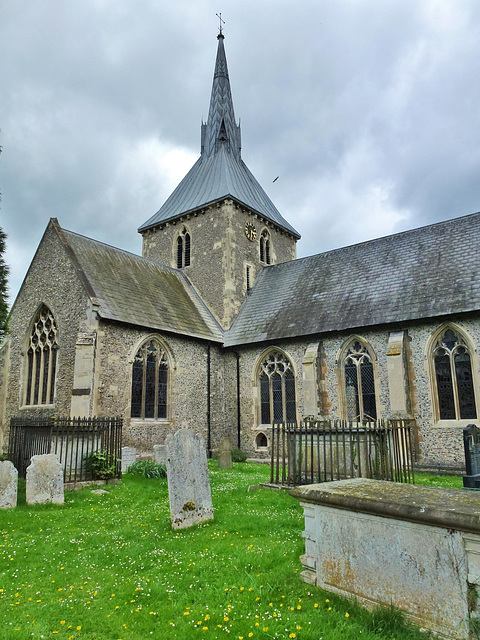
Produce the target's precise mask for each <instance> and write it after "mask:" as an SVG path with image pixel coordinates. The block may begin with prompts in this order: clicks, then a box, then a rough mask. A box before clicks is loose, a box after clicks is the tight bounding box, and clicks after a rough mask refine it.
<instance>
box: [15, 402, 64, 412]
mask: <svg viewBox="0 0 480 640" xmlns="http://www.w3.org/2000/svg"><path fill="white" fill-rule="evenodd" d="M54 408H55V404H54V403H52V404H24V405H22V406H21V407H19V411H26V410H28V409H54Z"/></svg>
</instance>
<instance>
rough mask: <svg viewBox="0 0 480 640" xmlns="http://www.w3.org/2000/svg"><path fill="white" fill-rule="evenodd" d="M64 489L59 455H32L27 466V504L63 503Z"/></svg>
mask: <svg viewBox="0 0 480 640" xmlns="http://www.w3.org/2000/svg"><path fill="white" fill-rule="evenodd" d="M63 489H64V487H63V467H62V465H61V464H60V461H59V460H58V458H57V456H56V455H55V454H54V453H46V454H44V455H40V456H32V459H31V461H30V466H29V467H27V504H42V503H44V502H53V503H55V504H63V502H64V496H63Z"/></svg>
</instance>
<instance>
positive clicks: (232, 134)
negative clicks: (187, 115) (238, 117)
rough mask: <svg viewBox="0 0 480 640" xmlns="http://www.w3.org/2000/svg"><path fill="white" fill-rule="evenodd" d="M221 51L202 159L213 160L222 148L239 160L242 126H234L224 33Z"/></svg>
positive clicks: (204, 126)
mask: <svg viewBox="0 0 480 640" xmlns="http://www.w3.org/2000/svg"><path fill="white" fill-rule="evenodd" d="M217 39H218V49H217V60H216V62H215V73H214V75H213V85H212V95H211V98H210V109H209V111H208V119H207V122H206V124H202V156H203V157H205V158H210V157H212V156H214V155H215V154H216V153H217V151H219V150H220V148H224V149H225V150H226V151H227V152H228V153H230V154H232V155H233V156H235V157H236V158H237V159H240V149H241V137H240V125H237V124H236V122H235V112H234V110H233V100H232V93H231V90H230V79H229V77H228V68H227V57H226V55H225V47H224V44H223V41H224V39H225V37H224V35H223V33H222V31H221V30H220V33H219V34H218V36H217Z"/></svg>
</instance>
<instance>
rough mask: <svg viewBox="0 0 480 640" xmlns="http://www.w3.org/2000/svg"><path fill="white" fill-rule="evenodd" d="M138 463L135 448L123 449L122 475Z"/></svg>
mask: <svg viewBox="0 0 480 640" xmlns="http://www.w3.org/2000/svg"><path fill="white" fill-rule="evenodd" d="M136 461H137V450H136V449H135V447H122V473H125V472H126V471H127V470H128V467H130V466H131V465H132V464H133V463H134V462H136Z"/></svg>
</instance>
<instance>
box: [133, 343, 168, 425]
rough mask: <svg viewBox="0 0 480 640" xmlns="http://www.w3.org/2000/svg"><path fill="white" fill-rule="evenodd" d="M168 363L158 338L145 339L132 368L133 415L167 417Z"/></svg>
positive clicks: (137, 416)
mask: <svg viewBox="0 0 480 640" xmlns="http://www.w3.org/2000/svg"><path fill="white" fill-rule="evenodd" d="M167 399H168V363H167V354H166V352H165V349H164V348H163V346H162V345H161V343H160V342H159V341H158V340H155V339H151V340H148V341H147V342H145V343H144V344H143V345H142V346H141V347H140V349H139V350H138V351H137V354H136V355H135V359H134V361H133V367H132V402H131V416H132V418H160V419H162V418H166V417H167Z"/></svg>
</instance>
